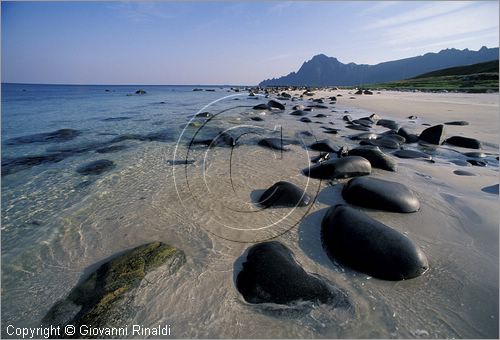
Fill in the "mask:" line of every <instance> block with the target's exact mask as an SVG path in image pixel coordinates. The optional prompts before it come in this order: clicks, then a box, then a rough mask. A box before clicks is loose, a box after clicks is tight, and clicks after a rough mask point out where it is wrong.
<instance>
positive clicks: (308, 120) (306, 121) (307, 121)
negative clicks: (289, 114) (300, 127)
mask: <svg viewBox="0 0 500 340" xmlns="http://www.w3.org/2000/svg"><path fill="white" fill-rule="evenodd" d="M299 121H301V122H302V123H312V120H311V119H309V118H307V117H302V118H300V119H299Z"/></svg>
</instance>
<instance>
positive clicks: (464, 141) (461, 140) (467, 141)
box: [445, 136, 481, 149]
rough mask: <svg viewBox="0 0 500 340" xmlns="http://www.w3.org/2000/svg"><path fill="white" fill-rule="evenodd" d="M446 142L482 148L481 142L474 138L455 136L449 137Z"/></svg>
mask: <svg viewBox="0 0 500 340" xmlns="http://www.w3.org/2000/svg"><path fill="white" fill-rule="evenodd" d="M445 142H446V144H451V145H455V146H460V147H462V148H468V149H481V142H480V141H478V140H477V139H474V138H468V137H462V136H453V137H450V138H448V139H447V140H446V141H445Z"/></svg>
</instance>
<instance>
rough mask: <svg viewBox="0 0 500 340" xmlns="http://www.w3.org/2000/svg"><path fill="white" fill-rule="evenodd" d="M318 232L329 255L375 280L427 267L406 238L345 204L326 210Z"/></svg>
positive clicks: (405, 275)
mask: <svg viewBox="0 0 500 340" xmlns="http://www.w3.org/2000/svg"><path fill="white" fill-rule="evenodd" d="M321 234H322V235H321V237H322V240H323V245H324V247H325V248H326V250H327V251H328V253H329V254H330V255H331V256H332V257H333V258H335V259H336V260H338V261H339V262H341V263H343V264H346V265H348V266H350V267H351V268H352V269H355V270H358V271H360V272H363V273H365V274H368V275H371V276H373V277H376V278H379V279H383V280H405V279H411V278H414V277H417V276H420V275H422V274H423V273H424V272H425V271H427V269H428V268H429V264H428V262H427V258H426V256H425V254H424V253H423V252H422V251H421V250H420V249H419V248H418V247H417V246H416V245H415V244H414V243H413V242H412V241H411V240H410V239H409V238H408V237H406V236H405V235H404V234H402V233H400V232H398V231H396V230H395V229H392V228H390V227H388V226H386V225H385V224H382V223H380V222H378V221H377V220H374V219H373V218H371V217H369V216H368V215H366V214H365V213H363V212H362V211H358V210H356V209H353V208H350V207H348V206H345V205H336V206H334V207H331V208H330V209H328V211H327V212H326V214H325V217H324V218H323V221H322V223H321Z"/></svg>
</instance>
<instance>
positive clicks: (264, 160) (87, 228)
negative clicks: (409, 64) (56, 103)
mask: <svg viewBox="0 0 500 340" xmlns="http://www.w3.org/2000/svg"><path fill="white" fill-rule="evenodd" d="M148 91H150V90H149V89H148ZM151 91H152V90H151ZM157 91H158V93H159V94H158V96H157V97H155V98H154V99H153V100H152V99H148V98H147V97H146V99H143V98H137V99H136V98H134V100H137V101H138V102H137V104H136V105H137V108H131V107H130V104H123V109H125V110H131V109H134V110H145V111H144V112H147V113H148V114H150V116H149V117H151V121H149V120H148V121H144V122H140V124H145V125H144V126H143V128H144V131H149V132H151V131H155V130H154V129H158V128H157V127H156V126H157V125H156V124H157V122H162V120H163V124H164V126H167V127H168V126H173V125H175V126H185V123H186V122H189V121H191V122H192V121H193V118H192V115H186V114H185V109H184V107H183V106H180V107H181V110H179V112H180V113H179V115H178V116H168V114H166V113H164V111H163V110H162V109H161V106H159V105H158V104H157V103H158V102H159V101H160V100H165V99H164V98H165V97H164V96H166V94H165V93H166V92H161V91H163V90H161V89H160V90H157ZM301 92H302V91H300V92H299V91H296V92H292V91H290V94H291V95H294V94H296V95H297V97H298V96H299V95H300V94H301ZM348 92H349V91H344V90H340V91H337V90H325V91H318V92H317V93H316V94H315V95H314V96H313V97H311V98H312V99H319V98H321V97H323V98H325V102H326V104H325V106H326V107H327V108H323V109H320V108H315V109H314V111H313V112H310V113H308V114H307V115H306V117H310V118H311V120H312V123H305V122H302V121H300V119H299V118H300V117H297V116H294V115H290V113H291V112H292V111H293V110H292V106H294V105H295V104H302V105H304V106H307V105H310V104H311V101H309V100H308V99H309V97H305V98H303V100H300V99H297V100H296V101H283V102H284V103H285V104H286V109H285V110H272V111H271V110H254V109H252V106H254V105H256V104H260V103H267V101H268V100H269V99H271V98H275V97H276V96H274V95H271V96H270V98H265V97H264V96H260V97H258V99H254V98H252V97H248V95H247V94H246V93H240V94H237V95H236V94H235V96H236V97H234V96H233V97H229V98H227V99H226V101H225V102H222V103H219V104H217V105H218V106H214V107H211V106H209V107H208V108H205V109H204V111H209V112H212V113H214V114H217V113H220V114H219V115H217V117H215V118H214V119H212V120H210V122H209V123H208V124H207V125H206V126H203V128H202V130H201V132H200V133H202V134H203V131H205V130H203V129H207V130H209V131H210V129H214V131H219V130H217V129H227V131H235V133H238V131H239V130H238V129H240V128H242V126H244V127H245V128H248V127H251V129H254V130H253V131H255V129H257V131H260V130H262V131H263V132H262V133H263V135H258V134H257V135H255V134H253V135H252V134H247V135H242V136H241V138H240V139H238V146H237V147H235V148H229V147H224V146H222V147H219V146H217V147H210V148H207V147H206V145H197V146H192V147H188V145H189V143H188V142H189V138H185V137H181V138H179V139H177V138H178V136H177V135H175V136H176V138H175V139H174V138H172V141H170V140H169V141H166V142H162V141H157V140H153V141H149V140H145V141H144V140H141V139H145V138H139V137H137V138H138V139H139V140H130V141H128V142H127V145H128V148H127V149H125V150H123V151H119V152H116V153H114V154H110V155H106V158H109V159H112V160H113V161H114V162H115V163H116V164H117V167H116V168H115V169H113V170H111V171H109V172H107V173H104V174H103V175H101V176H99V177H97V179H96V180H95V181H94V182H92V183H90V184H86V186H85V187H84V189H74V194H73V195H76V194H79V193H81V194H82V195H83V196H82V198H81V199H78V202H76V203H74V204H72V205H71V206H69V207H68V208H67V209H61V210H60V212H59V211H58V212H57V213H53V214H52V215H50V216H51V221H52V223H53V224H52V225H51V226H52V228H53V229H51V230H52V233H50V234H49V233H43V234H42V233H40V234H34V236H31V237H35V236H36V237H38V238H37V239H36V242H34V244H33V245H32V244H31V242H27V244H28V245H27V246H26V247H25V248H22V250H20V249H21V248H19V247H18V248H17V249H15V250H13V251H11V252H8V251H6V254H5V255H4V258H3V260H4V259H5V260H4V267H3V268H4V281H3V300H2V303H3V307H4V308H5V306H7V307H8V308H7V309H4V311H9V313H4V314H3V319H4V320H6V321H5V322H9V323H12V324H15V325H21V324H22V325H29V326H36V325H39V322H40V320H41V319H42V318H43V317H44V316H45V315H46V313H47V312H48V311H49V310H50V308H51V307H52V306H53V305H54V304H55V303H56V302H57V301H60V300H61V299H64V298H65V297H66V296H68V293H69V292H70V291H71V289H72V288H73V287H75V286H76V285H77V284H78V283H79V282H81V280H82V279H83V278H85V277H86V275H88V273H89V271H92V270H93V269H95V268H96V266H97V264H100V263H102V262H103V261H105V260H106V259H109V258H112V257H113V256H116V254H120V253H122V252H123V251H124V250H127V249H131V248H133V247H136V246H138V245H141V244H144V243H148V242H153V241H162V242H164V243H166V244H169V245H172V246H174V247H176V248H178V249H181V250H182V251H183V252H184V253H185V257H186V262H185V264H184V265H182V267H180V269H179V270H178V271H177V272H176V273H174V274H171V275H170V274H168V273H166V272H165V271H163V270H156V271H153V272H151V273H149V274H147V275H146V276H145V278H144V280H143V281H142V283H141V284H140V285H139V286H138V288H137V289H136V290H135V291H134V294H133V295H131V298H130V299H129V300H127V301H128V302H127V303H128V304H127V306H128V307H127V308H128V310H129V311H131V312H132V313H131V314H130V315H127V316H126V317H124V316H123V315H119V316H120V317H122V319H119V318H117V319H118V320H122V321H123V322H124V323H127V324H128V325H132V324H140V325H144V327H157V326H158V325H159V324H161V325H170V326H171V329H172V334H173V335H174V336H175V337H180V338H181V337H204V338H205V337H215V338H220V337H236V338H315V337H328V338H337V337H341V338H361V337H372V338H409V337H410V338H417V337H418V338H450V337H455V338H495V337H497V336H498V236H499V231H498V221H499V213H498V186H497V185H498V160H497V159H496V157H497V156H498V142H497V137H498V95H497V94H492V95H489V94H487V95H482V94H475V95H467V94H423V93H397V92H381V93H380V94H377V93H375V94H373V95H372V96H368V95H362V96H359V95H358V96H356V95H350V94H349V93H348ZM337 94H342V96H341V97H337V98H338V99H337V103H336V104H328V99H327V98H329V97H331V96H334V95H335V96H336V95H337ZM206 95H207V96H208V95H210V96H213V97H214V98H217V97H223V96H226V95H227V91H226V90H221V91H220V92H212V93H209V94H206ZM186 96H187V97H182V98H191V100H192V98H201V97H199V96H202V94H198V93H197V92H195V93H194V94H193V93H192V92H189V94H186ZM196 96H198V97H196ZM350 97H355V98H356V99H350ZM89 98H90V99H89V101H92V102H94V97H89ZM117 98H119V99H117V100H120V103H122V102H121V101H122V100H123V99H122V98H127V97H125V96H124V95H123V96H120V97H117ZM172 98H174V99H175V98H176V97H175V96H174V95H172ZM234 98H238V99H239V100H238V101H234ZM127 100H128V99H127ZM139 101H140V102H139ZM172 101H173V99H172ZM185 101H186V99H182V103H184V102H185ZM200 103H202V101H201V99H200ZM82 105H83V104H82ZM113 107H116V104H115V103H113ZM158 107H160V108H158ZM193 107H197V108H198V109H199V108H202V107H203V105H199V104H197V105H196V106H193ZM123 109H122V110H123ZM346 111H347V113H346ZM139 112H141V111H139ZM195 112H196V111H194V112H191V113H192V114H194V113H195ZM470 112H474V114H470ZM319 113H323V114H324V117H319V118H315V117H314V116H315V115H317V114H319ZM373 113H376V114H377V115H379V116H380V118H384V119H393V120H395V121H396V122H397V123H398V124H399V125H400V126H402V127H407V128H408V129H409V130H410V131H412V132H414V133H416V134H419V133H420V132H422V131H423V130H424V129H426V128H428V127H429V126H428V125H422V124H430V125H434V124H439V123H444V122H447V121H452V120H466V121H468V122H469V123H470V125H466V126H446V130H445V131H446V132H445V134H446V136H447V137H449V136H452V135H455V134H456V135H463V136H468V137H473V138H477V139H479V140H480V141H481V142H482V143H483V146H482V150H481V151H482V152H484V153H485V154H487V157H486V158H483V160H486V161H487V164H486V163H485V165H486V166H472V165H470V164H468V163H467V162H465V160H466V159H467V157H466V156H465V155H464V153H466V152H470V151H477V150H471V149H465V148H458V147H454V146H450V145H441V146H434V147H428V146H427V147H426V146H423V145H420V144H418V143H412V144H403V145H402V146H401V147H402V148H404V149H411V150H419V151H423V152H426V153H427V154H428V155H429V157H432V158H433V159H434V162H433V163H431V162H428V161H424V160H421V159H401V158H397V157H395V156H393V154H392V153H393V152H394V151H395V150H394V149H386V148H382V151H383V152H384V153H385V154H386V155H388V156H389V157H390V158H391V159H393V160H394V161H395V163H396V164H397V171H396V172H390V171H386V170H382V169H378V168H372V171H371V174H370V176H369V177H373V178H378V179H384V180H390V181H393V182H398V183H402V184H404V185H405V186H407V187H408V188H409V189H410V190H412V191H413V192H414V194H415V196H416V197H417V198H418V200H419V202H420V209H419V211H417V212H412V213H395V212H385V211H381V210H375V209H365V208H360V207H356V209H359V210H362V211H364V212H365V213H366V214H367V215H368V216H370V217H371V218H374V219H376V220H377V221H379V222H381V223H384V224H386V225H387V226H390V227H391V228H393V229H394V230H396V231H398V232H399V233H401V234H403V235H406V236H407V237H408V238H409V239H411V241H412V242H414V244H415V245H417V246H418V247H419V248H420V249H421V250H422V251H423V253H424V254H425V256H426V257H427V259H428V264H429V269H428V271H426V272H425V273H423V275H421V276H418V277H415V278H412V279H408V280H402V281H388V280H382V279H378V278H375V277H371V276H370V275H367V274H365V273H362V272H359V271H356V270H354V269H352V268H350V267H349V266H346V265H343V264H340V263H337V262H336V261H334V260H332V259H331V258H330V257H329V256H328V255H327V253H326V250H325V249H324V246H323V244H322V239H321V223H322V219H323V217H324V215H325V212H326V210H327V209H328V208H330V207H331V206H333V205H336V204H347V202H346V201H345V199H344V198H343V195H342V189H343V187H344V186H345V185H346V184H347V182H348V181H349V179H338V180H333V181H325V180H318V179H314V178H309V177H307V176H305V175H304V174H303V173H302V169H304V168H307V167H308V166H309V165H310V158H311V157H314V156H317V155H318V154H319V153H318V152H317V151H314V150H312V149H311V148H310V145H311V144H312V143H313V142H315V141H317V140H321V139H329V140H330V141H331V142H332V143H334V144H335V145H336V146H339V147H340V146H342V145H345V146H347V147H348V148H349V149H352V148H355V147H357V146H358V141H353V140H351V139H350V138H349V136H352V135H354V134H357V133H360V132H361V131H355V130H352V129H349V128H347V127H346V122H345V121H344V120H343V116H344V115H345V114H349V115H351V116H352V118H353V119H357V118H362V117H366V116H369V115H371V114H373ZM116 115H117V116H118V113H117V114H116ZM410 115H415V116H417V118H416V119H408V118H407V117H408V116H410ZM108 116H109V114H106V115H105V116H103V117H108ZM122 116H125V114H122ZM131 116H134V117H137V113H134V114H131ZM255 117H259V118H261V120H258V121H255V120H253V119H252V118H255ZM78 119H79V118H78ZM195 120H196V119H195ZM124 122H125V123H123V124H126V122H127V120H125V121H124ZM172 122H173V123H172ZM152 123H155V125H153V124H152ZM93 124H94V123H93ZM102 124H103V126H110V125H105V123H102ZM127 124H128V123H127ZM169 124H173V125H169ZM116 126H117V127H118V126H119V125H118V123H116ZM141 126H142V125H141ZM193 126H196V127H193V128H187V129H186V130H185V131H184V133H187V132H190V131H191V132H193V131H197V129H198V128H199V126H200V125H193ZM321 126H328V127H334V128H336V129H338V130H339V131H338V133H337V134H334V135H332V134H328V133H326V132H325V131H326V130H325V129H323V128H321ZM277 127H278V128H277ZM281 128H282V131H281V132H282V134H283V136H284V138H285V139H289V140H297V141H300V142H298V143H296V144H290V145H287V148H289V151H286V152H283V153H280V152H277V151H276V150H272V149H269V148H266V147H262V146H261V145H258V143H257V141H258V140H259V139H260V138H263V137H265V136H267V133H270V135H271V136H276V133H277V132H279V130H280V129H281ZM94 129H95V130H96V131H97V132H99V131H101V130H100V129H102V128H101V127H100V126H99V125H97V127H96V128H94ZM190 129H191V130H190ZM259 129H260V130H259ZM277 129H278V130H277ZM387 130H388V129H387V128H385V127H382V126H378V125H374V126H373V127H372V129H371V131H372V132H375V133H378V134H382V133H384V132H387ZM103 131H105V130H103ZM125 131H126V132H127V131H128V130H125ZM245 131H246V130H245ZM304 132H307V134H304ZM118 133H123V132H121V131H119V132H117V134H118ZM191 135H192V134H191ZM208 135H210V134H208ZM121 136H126V135H121ZM148 136H149V135H148ZM299 136H302V137H299ZM118 137H120V136H118ZM102 138H106V137H102ZM79 157H80V158H79ZM85 157H87V156H85V154H83V155H82V156H78V157H74V158H69V159H68V162H70V163H69V164H70V166H66V167H64V163H63V164H62V165H60V166H61V168H60V169H59V170H58V171H57V182H54V183H55V184H54V185H53V186H54V188H58V187H57V186H58V185H61V184H60V183H61V178H64V179H65V181H70V182H68V183H66V184H64V185H65V186H66V187H68V186H69V187H74V188H78V183H79V182H81V181H82V179H81V177H80V175H76V176H75V172H74V169H75V168H77V166H79V165H81V164H82V163H84V162H85V161H87V162H88V159H87V158H85ZM95 157H100V158H102V157H103V156H101V155H98V156H95ZM332 157H334V156H332ZM173 159H176V160H183V159H184V160H185V159H189V160H192V161H193V162H192V163H191V162H190V163H188V164H186V165H175V166H172V165H171V162H170V163H169V161H170V160H173ZM454 162H455V163H454ZM459 164H460V165H459ZM35 170H36V168H34V170H33V171H35ZM457 170H462V171H467V172H469V173H471V174H473V176H460V175H457V174H455V171H457ZM51 174H52V175H51ZM37 176H39V177H34V180H33V181H32V182H31V183H33V184H31V183H28V184H25V186H26V187H27V188H29V185H35V184H36V181H37V180H38V181H41V180H42V179H43V182H44V183H46V182H50V180H51V178H52V177H48V180H47V179H45V177H44V176H55V175H54V171H52V172H46V173H41V174H39V175H37ZM61 176H62V177H61ZM54 178H56V177H54ZM7 179H9V177H7ZM278 181H288V182H290V183H293V184H295V185H297V186H298V187H300V188H302V189H304V190H305V191H306V192H307V194H309V195H310V197H311V198H312V199H311V203H310V204H309V205H308V206H304V207H297V208H295V209H288V208H268V209H262V208H261V207H259V205H258V204H256V203H257V202H258V198H259V195H261V194H262V192H263V191H264V190H266V189H267V188H269V187H271V186H272V185H273V184H274V183H276V182H278ZM16 183H18V182H16V181H15V177H14V178H13V185H16V186H15V188H19V190H23V189H24V188H25V187H24V186H19V185H18V184H16ZM495 186H496V187H495ZM7 188H8V187H7ZM4 190H5V189H4ZM50 190H53V188H52V187H50V186H48V187H47V188H46V189H44V190H39V191H37V192H36V193H35V195H39V196H35V197H36V198H37V199H36V202H39V203H37V204H43V205H46V202H45V198H46V197H47V192H51V191H50ZM61 190H64V188H63V189H61ZM82 190H83V191H82ZM495 190H496V191H495ZM55 196H56V195H54V197H55ZM32 197H33V196H32ZM50 197H52V196H50ZM70 197H72V196H70ZM75 200H76V198H75ZM53 204H55V203H53ZM32 206H33V209H36V211H37V213H38V212H39V211H41V210H42V209H41V208H37V206H36V205H35V204H33V203H32ZM9 214H10V215H9ZM11 216H12V219H13V220H15V217H16V216H15V215H14V214H13V213H8V214H7V217H11ZM40 219H41V217H40ZM42 221H43V220H42ZM8 231H9V230H7V232H8ZM4 235H9V234H4ZM270 239H273V240H275V241H279V242H281V243H282V244H283V245H285V246H286V247H287V248H288V249H289V250H290V251H291V252H292V253H293V256H294V258H295V260H296V262H297V263H298V264H299V265H300V266H301V267H302V268H303V269H304V270H305V271H306V272H307V273H312V274H314V275H319V276H320V277H321V278H323V279H325V280H327V281H328V282H331V283H332V284H333V285H335V286H336V287H339V288H340V289H342V290H343V291H345V292H346V293H347V295H348V296H349V299H350V301H351V302H350V303H351V307H352V308H351V311H352V312H349V313H347V312H346V311H345V310H344V309H342V308H334V309H332V308H331V306H329V305H328V304H319V305H313V306H309V309H306V310H305V311H301V310H300V309H299V310H298V311H296V312H295V314H293V313H291V314H287V313H290V312H287V311H286V310H283V309H282V308H283V306H279V305H278V306H276V305H274V304H270V305H269V304H262V305H260V304H252V303H249V302H248V301H246V300H245V299H244V298H243V296H242V294H241V293H240V292H239V291H238V289H237V287H236V277H237V276H238V274H239V273H240V271H241V268H242V263H243V262H244V261H245V259H246V256H247V255H246V254H247V252H248V249H249V247H251V246H252V245H254V244H258V243H261V242H265V241H268V240H270ZM48 282H50V284H47V283H48ZM276 284H277V285H279V284H280V282H277V283H276ZM41 297H42V298H41ZM130 306H132V307H130ZM26 311H30V317H29V318H28V319H27V318H26V317H25V315H26ZM193 320H197V322H194V321H193ZM235 325H237V327H235Z"/></svg>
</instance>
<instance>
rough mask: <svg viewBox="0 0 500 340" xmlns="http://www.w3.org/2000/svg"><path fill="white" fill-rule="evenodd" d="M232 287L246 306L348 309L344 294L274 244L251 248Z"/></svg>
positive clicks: (280, 244) (286, 250)
mask: <svg viewBox="0 0 500 340" xmlns="http://www.w3.org/2000/svg"><path fill="white" fill-rule="evenodd" d="M236 287H237V289H238V291H239V292H240V293H241V295H243V298H244V299H245V300H246V301H247V302H249V303H255V304H258V303H276V304H291V303H294V302H300V301H310V302H316V303H324V304H330V305H334V306H335V307H349V306H350V302H349V300H348V297H347V294H346V293H345V292H344V291H342V290H341V289H339V288H337V287H335V286H333V285H331V284H329V283H328V282H327V281H326V280H325V279H323V278H322V277H320V276H319V275H314V276H313V275H311V274H309V273H307V272H306V271H305V270H304V269H303V268H302V267H301V266H300V265H299V264H298V263H297V262H296V261H295V259H294V258H293V253H292V252H291V251H290V249H288V248H287V247H285V246H284V245H283V244H282V243H280V242H277V241H271V242H264V243H259V244H256V245H254V246H252V247H251V248H250V249H249V251H248V255H247V258H246V261H245V262H244V263H243V269H242V270H241V271H240V273H239V274H238V276H237V278H236Z"/></svg>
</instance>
